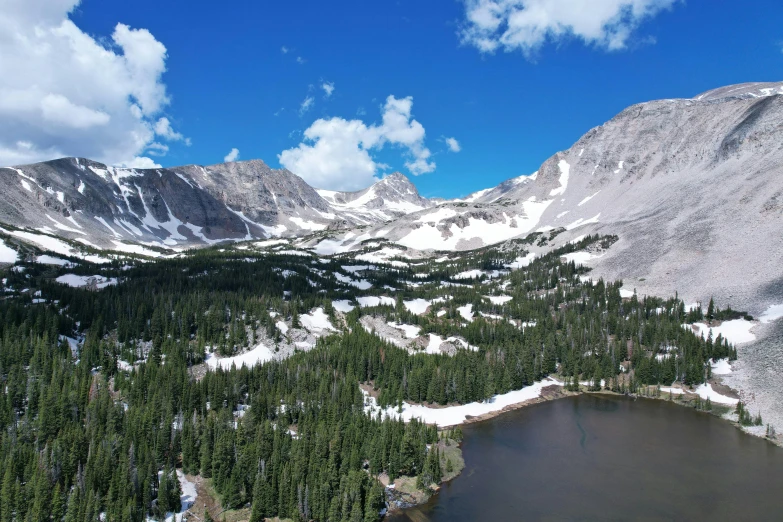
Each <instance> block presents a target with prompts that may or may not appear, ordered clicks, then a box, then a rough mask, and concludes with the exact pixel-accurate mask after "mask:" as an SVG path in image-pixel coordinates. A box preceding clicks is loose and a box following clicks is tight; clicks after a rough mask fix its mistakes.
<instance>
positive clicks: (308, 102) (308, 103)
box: [299, 96, 315, 116]
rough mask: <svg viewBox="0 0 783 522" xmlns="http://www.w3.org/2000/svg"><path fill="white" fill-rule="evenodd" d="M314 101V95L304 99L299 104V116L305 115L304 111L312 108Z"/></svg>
mask: <svg viewBox="0 0 783 522" xmlns="http://www.w3.org/2000/svg"><path fill="white" fill-rule="evenodd" d="M314 102H315V99H314V98H313V97H312V96H307V97H306V98H305V99H304V100H302V104H301V105H300V106H299V116H303V115H304V113H306V112H307V111H309V110H310V109H312V108H313V103H314Z"/></svg>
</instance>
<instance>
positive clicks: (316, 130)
mask: <svg viewBox="0 0 783 522" xmlns="http://www.w3.org/2000/svg"><path fill="white" fill-rule="evenodd" d="M412 108H413V98H412V97H407V98H399V99H398V98H395V97H394V96H389V97H388V98H387V99H386V103H385V104H384V106H383V113H382V120H381V123H380V124H373V125H367V124H365V123H364V122H363V121H361V120H356V119H354V120H345V119H343V118H330V119H318V120H316V121H315V122H313V124H312V125H311V126H310V127H309V128H308V129H307V130H305V132H304V140H303V142H302V143H300V144H299V145H298V146H297V147H295V148H292V149H288V150H284V151H283V152H281V153H280V154H279V155H278V159H279V160H280V164H281V165H282V166H283V167H285V168H287V169H288V170H290V171H292V172H294V173H295V174H298V175H299V176H301V177H302V178H303V179H304V180H305V181H307V182H308V183H309V184H311V185H313V186H315V187H318V188H326V189H333V190H358V189H362V188H364V187H367V186H368V185H370V184H372V183H373V182H374V181H376V180H377V178H376V174H377V172H378V170H379V169H382V168H384V167H386V166H385V165H383V164H381V163H378V162H376V161H375V159H374V158H373V156H372V153H373V152H377V151H379V150H381V149H382V148H383V147H384V146H386V145H392V146H397V147H400V148H402V149H403V150H404V154H405V157H406V161H405V166H406V168H407V169H408V170H409V171H410V172H411V173H412V174H414V175H419V174H424V173H427V172H432V171H433V170H435V163H434V162H432V161H430V157H431V156H432V154H431V152H430V150H429V149H428V148H427V147H425V146H424V137H425V131H424V127H423V126H422V125H421V123H419V122H418V121H416V120H415V119H413V118H412V114H411V109H412Z"/></svg>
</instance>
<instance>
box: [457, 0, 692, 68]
mask: <svg viewBox="0 0 783 522" xmlns="http://www.w3.org/2000/svg"><path fill="white" fill-rule="evenodd" d="M677 1H678V0H590V1H589V2H588V1H585V0H464V2H465V18H466V21H465V24H464V26H463V27H462V30H461V34H460V36H461V38H462V41H463V43H466V44H469V45H473V46H474V47H476V48H477V49H479V50H480V51H481V52H489V53H491V52H494V51H496V50H498V49H502V50H503V51H506V52H509V51H517V50H518V51H522V52H523V53H524V54H525V55H526V56H530V55H531V54H533V53H534V52H535V51H536V50H537V49H538V48H539V47H541V46H542V45H543V44H544V43H546V42H547V41H550V42H557V41H559V40H561V39H563V38H568V37H575V38H578V39H581V40H582V41H584V42H585V43H586V44H589V45H595V46H596V47H600V48H603V49H607V50H618V49H624V48H625V47H626V45H627V43H628V39H629V38H630V36H631V33H633V31H634V30H635V29H636V28H637V27H638V26H639V24H640V23H641V22H642V21H644V20H645V19H647V18H650V17H653V16H655V15H656V14H658V13H659V12H660V11H662V10H664V9H669V8H670V7H672V5H674V4H675V3H676V2H677Z"/></svg>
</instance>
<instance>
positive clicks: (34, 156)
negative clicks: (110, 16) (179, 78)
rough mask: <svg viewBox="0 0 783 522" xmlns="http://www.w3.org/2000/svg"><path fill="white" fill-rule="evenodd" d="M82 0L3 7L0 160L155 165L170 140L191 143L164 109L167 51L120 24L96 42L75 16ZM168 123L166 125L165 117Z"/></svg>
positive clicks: (0, 25) (18, 1)
mask: <svg viewBox="0 0 783 522" xmlns="http://www.w3.org/2000/svg"><path fill="white" fill-rule="evenodd" d="M78 4H79V0H36V1H34V2H24V1H21V0H12V1H10V2H3V7H2V9H0V34H2V35H3V36H2V38H0V56H2V57H3V58H2V60H0V121H2V122H3V124H2V125H0V165H12V164H20V163H31V162H35V161H42V160H47V159H52V158H54V157H60V156H84V157H88V158H92V159H96V160H98V161H103V162H105V163H110V164H118V165H119V164H125V165H142V164H144V165H151V166H153V167H154V166H155V165H156V164H155V162H154V161H152V160H150V159H149V158H144V157H143V156H144V154H145V153H147V152H148V151H153V152H155V153H157V154H161V153H165V151H166V150H167V148H166V146H165V145H163V144H161V143H156V135H157V137H158V138H159V139H163V140H175V141H176V140H185V138H184V137H183V136H182V135H181V134H180V133H178V132H176V131H175V130H174V129H172V128H171V124H170V122H169V121H168V120H167V119H165V118H158V115H159V113H160V112H161V111H162V110H163V108H164V107H166V106H167V105H168V104H169V102H170V100H169V97H168V95H167V93H166V86H165V84H164V83H163V82H162V80H161V77H162V75H163V73H164V72H165V70H166V58H167V54H166V48H165V46H164V45H163V44H162V43H160V42H159V41H157V40H156V39H155V37H154V36H153V35H152V34H151V33H150V32H149V31H147V30H146V29H132V28H130V27H128V26H127V25H123V24H117V25H116V26H115V28H114V31H113V33H112V34H111V37H110V38H109V39H105V40H104V39H100V40H96V39H95V38H93V37H92V36H90V35H88V34H86V33H84V32H83V31H81V30H80V29H79V28H78V27H77V26H76V25H75V24H74V23H73V22H72V21H71V20H70V18H69V13H70V12H71V11H72V10H73V9H74V8H76V6H77V5H78ZM163 120H165V122H164V121H163Z"/></svg>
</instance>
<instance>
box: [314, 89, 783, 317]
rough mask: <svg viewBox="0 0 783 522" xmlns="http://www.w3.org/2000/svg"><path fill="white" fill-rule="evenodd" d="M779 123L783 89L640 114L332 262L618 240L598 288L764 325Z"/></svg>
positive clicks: (383, 232) (643, 109)
mask: <svg viewBox="0 0 783 522" xmlns="http://www.w3.org/2000/svg"><path fill="white" fill-rule="evenodd" d="M781 122H783V83H773V84H745V85H740V86H732V87H725V88H721V89H717V90H714V91H710V92H707V93H704V94H702V95H700V96H698V97H696V98H693V99H675V100H659V101H652V102H648V103H642V104H639V105H634V106H632V107H629V108H628V109H626V110H624V111H623V112H622V113H620V114H619V115H617V116H616V117H615V118H613V119H612V120H610V121H608V122H607V123H605V124H604V125H601V126H599V127H596V128H594V129H592V130H590V131H589V132H588V133H587V134H585V135H584V136H583V137H582V138H581V139H580V140H579V141H578V142H577V143H576V144H574V146H573V147H571V148H570V149H568V150H566V151H563V152H559V153H557V154H555V155H554V156H552V157H551V158H549V159H548V160H547V161H546V162H544V164H543V165H542V166H541V168H540V169H539V170H538V172H536V173H535V174H533V175H531V176H526V177H525V176H523V177H520V178H515V179H512V180H509V181H506V182H504V183H502V184H500V185H499V186H497V187H495V188H491V189H487V190H482V191H479V192H477V193H475V194H473V195H471V196H469V197H468V198H465V199H463V200H457V201H451V202H446V203H443V204H441V205H439V206H438V207H436V208H431V209H426V210H423V211H421V212H418V213H415V214H410V215H407V216H405V217H403V218H400V219H397V220H396V221H395V222H394V226H392V227H390V226H388V225H377V226H375V227H374V228H372V229H369V230H364V231H363V233H362V234H361V235H359V236H357V235H356V234H347V235H345V236H342V235H340V234H334V237H333V238H331V239H329V241H331V242H332V243H331V245H332V249H334V248H335V247H334V244H335V242H337V243H338V245H339V247H338V248H348V249H350V248H355V247H356V245H358V244H360V243H361V242H362V241H366V240H368V239H371V238H374V237H384V238H386V239H388V240H391V241H394V242H396V243H398V244H400V245H403V246H406V247H408V248H414V249H442V250H467V249H472V248H477V247H481V246H484V245H487V244H490V243H497V242H499V241H503V240H507V239H510V238H513V237H524V236H526V235H528V234H530V233H535V232H541V233H545V234H546V235H547V236H550V235H556V238H554V241H553V242H548V243H547V245H546V246H542V247H538V246H536V245H534V246H533V247H532V249H533V251H536V252H542V251H544V250H545V249H547V248H549V247H551V245H552V244H553V243H554V244H562V243H563V242H566V241H570V240H573V239H575V238H578V237H579V236H583V235H585V234H592V233H600V234H613V235H617V236H619V241H618V242H617V243H616V244H615V245H614V246H613V247H612V248H611V249H610V250H609V251H608V252H606V253H604V254H603V255H601V257H594V256H590V255H585V256H584V257H583V258H582V260H583V261H584V262H585V263H586V264H590V265H592V266H594V267H595V269H596V270H595V273H596V274H597V275H602V276H606V277H610V278H621V279H624V280H626V281H627V282H628V284H629V286H630V287H632V288H633V287H635V288H637V289H638V290H639V291H640V292H644V293H650V294H655V295H670V294H673V293H674V292H675V291H679V292H680V293H681V295H684V296H686V298H689V299H693V300H697V299H700V300H705V302H706V300H708V299H709V297H710V296H711V295H714V296H715V297H716V298H717V299H720V300H721V301H722V302H724V303H727V302H730V303H732V305H734V306H744V307H746V308H749V309H751V310H754V311H755V312H756V313H758V312H760V311H763V310H764V309H765V307H766V306H767V305H769V304H773V303H774V302H777V301H780V298H781V294H783V279H781V275H780V271H779V261H780V259H783V236H781V234H780V232H779V231H780V230H781V227H782V226H783V175H781V174H783V167H782V166H781V165H783V141H782V140H781V137H782V136H783V123H781ZM343 237H344V238H345V240H344V241H342V242H340V240H341V239H342V238H343ZM750 253H752V256H751V255H749V254H750Z"/></svg>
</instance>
